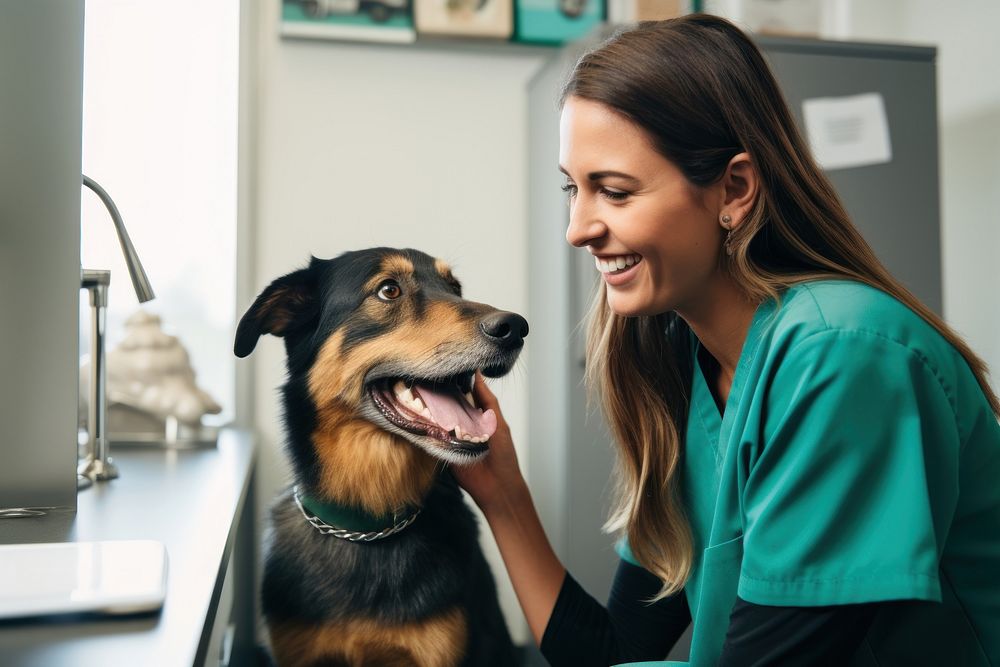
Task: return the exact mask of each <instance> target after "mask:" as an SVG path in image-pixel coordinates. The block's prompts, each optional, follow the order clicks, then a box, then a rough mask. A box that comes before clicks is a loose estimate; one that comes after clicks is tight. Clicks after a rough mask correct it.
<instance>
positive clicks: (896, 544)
mask: <svg viewBox="0 0 1000 667" xmlns="http://www.w3.org/2000/svg"><path fill="white" fill-rule="evenodd" d="M692 339H693V340H692V355H694V356H693V359H694V374H693V380H692V386H691V404H690V413H689V418H688V424H687V439H686V442H685V444H684V459H683V468H682V472H681V479H680V483H681V489H682V494H681V497H682V501H683V503H684V506H685V511H686V513H687V517H688V521H689V522H690V524H691V530H692V533H693V540H694V561H693V567H692V569H691V574H690V578H689V579H688V582H687V583H686V585H685V587H684V592H685V595H686V597H687V600H688V605H689V607H690V609H691V617H692V622H693V625H694V628H693V635H692V643H691V654H690V665H692V666H693V667H703V666H708V665H714V664H716V663H717V662H718V659H719V656H720V655H721V651H722V645H723V640H724V639H725V634H726V630H727V629H728V626H729V614H730V611H731V610H732V607H733V604H734V603H735V601H736V596H737V595H738V596H739V597H741V598H743V599H744V600H746V601H748V602H752V603H755V604H758V605H781V606H805V607H808V606H820V605H837V604H852V603H863V602H877V601H884V600H926V601H930V602H932V603H939V604H923V605H906V606H905V607H906V608H896V609H889V610H886V611H885V612H883V613H882V614H880V615H879V616H878V617H877V618H876V620H875V622H874V623H873V624H872V626H871V628H870V630H869V632H868V634H867V636H866V637H865V640H864V642H863V643H862V645H861V647H860V649H859V651H858V652H857V654H856V655H855V656H854V658H853V660H852V661H851V662H850V663H848V664H850V665H960V666H963V667H965V666H969V667H971V666H978V665H991V664H993V665H1000V425H998V422H997V419H996V417H995V416H994V414H993V412H992V410H991V409H990V406H989V403H988V401H987V400H986V397H985V396H984V395H983V392H982V390H981V388H980V387H979V384H978V382H977V381H976V379H975V376H974V375H973V374H972V372H971V370H970V369H969V367H968V364H967V363H966V361H965V359H964V358H963V357H962V356H961V354H960V353H959V352H958V351H957V350H955V349H954V348H953V347H952V346H951V345H950V344H949V343H948V342H947V341H946V340H945V339H944V338H943V337H941V336H940V334H938V333H937V331H936V330H935V329H934V328H933V327H931V326H930V325H928V324H927V323H926V322H925V321H924V320H923V319H921V318H920V317H919V316H918V315H916V314H915V313H913V312H912V311H911V310H909V309H908V308H907V307H906V306H905V305H903V304H902V303H900V302H899V301H897V300H896V299H894V298H893V297H891V296H889V295H888V294H886V293H884V292H882V291H880V290H876V289H874V288H871V287H869V286H867V285H863V284H860V283H856V282H852V281H847V280H823V281H814V282H808V283H802V284H799V285H796V286H793V287H790V288H789V289H787V290H785V292H784V293H783V295H782V298H781V300H780V304H778V303H776V302H775V301H773V300H769V301H766V302H764V303H762V304H761V305H760V307H759V308H758V309H757V312H756V313H755V315H754V318H753V322H752V324H751V326H750V329H749V332H748V334H747V338H746V341H745V342H744V344H743V349H742V352H741V354H740V359H739V362H738V364H737V368H736V373H735V376H734V378H733V382H732V385H731V388H730V392H729V396H728V399H727V402H726V405H725V410H724V412H723V414H722V415H720V414H719V410H718V407H717V406H716V403H715V401H714V399H713V397H712V394H711V392H710V391H709V388H708V384H707V382H706V380H705V377H704V376H703V374H702V372H701V369H700V366H699V365H698V362H697V352H698V348H699V344H698V342H697V340H696V339H694V336H692ZM618 552H619V555H621V556H622V558H624V559H626V560H628V561H630V562H632V563H634V564H638V563H637V562H636V561H635V558H634V557H633V556H632V553H631V551H630V550H629V548H628V544H627V541H625V540H622V541H620V542H619V544H618ZM631 664H633V665H638V664H649V665H653V664H655V665H667V664H686V663H668V662H656V663H631Z"/></svg>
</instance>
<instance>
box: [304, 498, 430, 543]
mask: <svg viewBox="0 0 1000 667" xmlns="http://www.w3.org/2000/svg"><path fill="white" fill-rule="evenodd" d="M292 496H293V497H294V498H295V504H296V505H297V506H298V508H299V511H300V512H302V516H304V517H305V519H306V521H308V522H309V523H310V524H311V525H312V527H313V528H315V529H316V530H318V531H319V532H320V533H322V534H323V535H333V536H334V537H339V538H340V539H343V540H348V541H349V542H374V541H375V540H381V539H383V538H386V537H389V536H390V535H395V534H396V533H398V532H400V531H401V530H403V529H404V528H406V527H407V526H409V525H410V524H411V523H413V522H414V520H416V518H417V515H418V514H420V508H419V507H413V506H407V507H404V508H403V509H401V510H398V511H396V512H393V513H392V514H383V515H375V514H369V513H368V512H363V511H361V510H359V509H357V508H353V507H345V506H344V505H338V504H336V503H328V502H323V501H320V500H316V499H315V498H310V497H309V496H307V495H306V494H304V493H302V492H301V491H299V487H298V486H296V487H295V488H294V489H293V491H292Z"/></svg>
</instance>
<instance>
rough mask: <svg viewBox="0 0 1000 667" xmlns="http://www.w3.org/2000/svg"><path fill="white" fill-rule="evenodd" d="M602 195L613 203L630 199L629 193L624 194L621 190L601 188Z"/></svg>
mask: <svg viewBox="0 0 1000 667" xmlns="http://www.w3.org/2000/svg"><path fill="white" fill-rule="evenodd" d="M601 194H602V195H604V197H605V198H607V199H610V200H611V201H622V200H623V199H625V198H626V197H628V193H627V192H622V191H621V190H612V189H610V188H601Z"/></svg>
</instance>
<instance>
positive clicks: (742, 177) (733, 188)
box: [719, 152, 760, 229]
mask: <svg viewBox="0 0 1000 667" xmlns="http://www.w3.org/2000/svg"><path fill="white" fill-rule="evenodd" d="M721 185H722V208H721V210H720V211H719V215H720V216H722V215H728V216H729V217H730V219H731V220H732V229H736V228H737V227H739V225H740V223H742V222H743V220H744V218H746V216H747V215H748V214H749V213H750V211H751V209H753V206H754V203H756V201H757V194H758V190H759V186H760V174H758V173H757V167H756V165H754V163H753V160H752V159H751V158H750V154H749V153H746V152H743V153H737V154H736V155H734V156H733V157H732V159H730V160H729V165H728V166H727V167H726V172H725V173H724V174H723V176H722V182H721Z"/></svg>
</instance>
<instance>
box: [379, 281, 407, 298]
mask: <svg viewBox="0 0 1000 667" xmlns="http://www.w3.org/2000/svg"><path fill="white" fill-rule="evenodd" d="M402 294H403V290H401V289H400V288H399V283H397V282H396V281H395V280H386V281H385V282H384V283H382V284H381V285H379V287H378V298H380V299H382V300H383V301H394V300H396V299H398V298H399V297H400V296H402Z"/></svg>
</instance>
